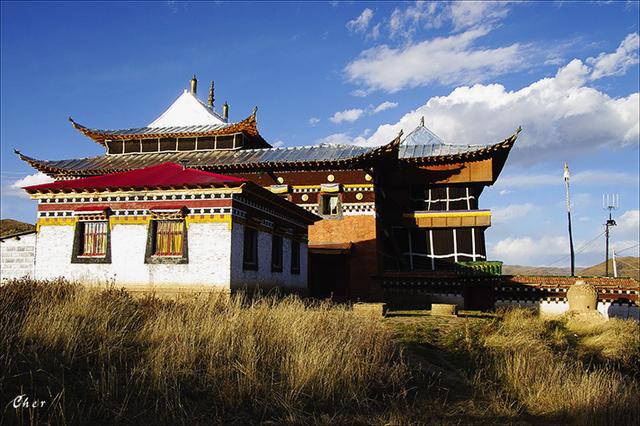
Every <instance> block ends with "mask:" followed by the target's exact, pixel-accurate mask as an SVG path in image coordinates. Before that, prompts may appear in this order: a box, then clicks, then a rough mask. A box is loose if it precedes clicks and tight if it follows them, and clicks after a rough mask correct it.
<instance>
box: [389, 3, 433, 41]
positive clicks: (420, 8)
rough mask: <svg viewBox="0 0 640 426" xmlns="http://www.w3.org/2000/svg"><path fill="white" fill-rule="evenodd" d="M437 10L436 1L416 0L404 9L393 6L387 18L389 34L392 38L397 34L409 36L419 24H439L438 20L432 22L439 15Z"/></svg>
mask: <svg viewBox="0 0 640 426" xmlns="http://www.w3.org/2000/svg"><path fill="white" fill-rule="evenodd" d="M437 11H438V4H437V3H435V2H429V3H427V2H422V1H416V2H415V3H414V4H413V5H410V6H408V7H406V8H405V9H401V8H395V9H394V10H393V12H392V13H391V16H390V17H389V19H388V29H389V35H390V36H391V37H392V38H395V37H398V36H402V37H405V38H410V37H411V36H412V35H413V34H414V33H415V32H416V30H417V29H418V28H419V27H420V26H421V25H424V26H426V27H433V26H439V24H440V23H439V22H438V23H437V24H434V23H433V22H432V21H433V20H437V19H439V17H440V15H439V14H438V13H437Z"/></svg>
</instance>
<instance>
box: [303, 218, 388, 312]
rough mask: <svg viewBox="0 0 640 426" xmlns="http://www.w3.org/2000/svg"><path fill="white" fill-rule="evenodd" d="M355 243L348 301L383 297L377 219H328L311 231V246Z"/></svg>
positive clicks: (350, 270) (350, 268) (350, 257)
mask: <svg viewBox="0 0 640 426" xmlns="http://www.w3.org/2000/svg"><path fill="white" fill-rule="evenodd" d="M323 243H333V244H335V243H352V246H351V255H350V256H349V286H348V289H347V294H346V295H347V297H350V298H354V299H358V298H360V299H361V300H376V299H379V298H380V297H381V290H380V288H379V284H378V283H377V282H375V281H374V280H373V279H372V276H373V275H375V274H376V273H377V257H376V251H377V243H376V218H375V216H373V215H360V216H344V217H343V218H342V219H325V220H321V221H320V222H316V223H315V224H314V225H312V226H310V227H309V245H310V246H311V247H313V245H314V244H323Z"/></svg>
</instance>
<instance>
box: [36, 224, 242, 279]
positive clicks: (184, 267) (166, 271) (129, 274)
mask: <svg viewBox="0 0 640 426" xmlns="http://www.w3.org/2000/svg"><path fill="white" fill-rule="evenodd" d="M73 235H74V227H73V226H42V227H41V228H40V233H39V235H38V240H37V241H38V243H37V256H36V273H35V275H36V278H38V279H48V278H55V277H60V276H64V277H65V278H68V279H70V280H78V281H82V282H85V283H87V284H106V283H109V282H113V283H114V284H116V285H126V286H141V287H154V286H158V287H159V286H172V285H174V286H175V285H186V286H207V287H210V286H215V287H221V288H222V289H225V290H228V289H229V286H230V282H231V273H230V264H231V257H230V248H231V232H230V230H229V228H228V225H227V224H226V223H192V224H190V225H189V227H188V234H187V241H188V253H189V263H187V264H181V265H170V264H145V263H144V257H145V249H146V243H147V225H121V224H117V225H114V226H113V229H112V230H111V263H110V264H95V263H91V264H74V263H71V253H72V247H73Z"/></svg>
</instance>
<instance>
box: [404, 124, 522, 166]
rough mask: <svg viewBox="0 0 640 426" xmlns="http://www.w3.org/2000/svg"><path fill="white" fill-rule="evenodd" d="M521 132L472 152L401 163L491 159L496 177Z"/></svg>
mask: <svg viewBox="0 0 640 426" xmlns="http://www.w3.org/2000/svg"><path fill="white" fill-rule="evenodd" d="M521 131H522V128H521V127H518V129H517V130H516V131H515V133H514V134H513V135H511V136H510V137H508V138H507V139H505V140H503V141H502V142H498V143H496V144H494V145H489V146H485V147H482V148H479V149H476V150H473V151H468V152H462V153H459V154H448V155H434V156H429V157H416V158H402V159H401V161H404V162H406V163H409V164H446V163H459V162H462V161H476V160H482V159H485V158H489V157H493V158H495V159H496V161H497V163H498V164H497V165H498V166H499V167H498V170H497V172H498V173H497V174H496V177H497V175H498V174H499V173H500V171H501V170H502V167H503V166H504V163H505V161H506V159H507V156H508V155H509V151H511V148H512V147H513V145H514V144H515V142H516V140H517V139H518V134H519V133H520V132H521Z"/></svg>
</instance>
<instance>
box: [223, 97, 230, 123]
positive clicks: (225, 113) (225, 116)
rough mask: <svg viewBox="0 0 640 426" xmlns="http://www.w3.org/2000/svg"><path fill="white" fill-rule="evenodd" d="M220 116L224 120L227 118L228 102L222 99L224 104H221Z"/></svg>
mask: <svg viewBox="0 0 640 426" xmlns="http://www.w3.org/2000/svg"><path fill="white" fill-rule="evenodd" d="M222 118H224V119H225V120H228V119H229V104H228V103H227V101H224V105H222Z"/></svg>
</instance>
